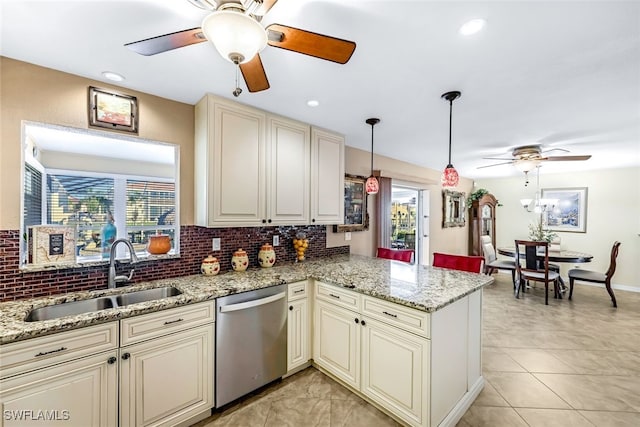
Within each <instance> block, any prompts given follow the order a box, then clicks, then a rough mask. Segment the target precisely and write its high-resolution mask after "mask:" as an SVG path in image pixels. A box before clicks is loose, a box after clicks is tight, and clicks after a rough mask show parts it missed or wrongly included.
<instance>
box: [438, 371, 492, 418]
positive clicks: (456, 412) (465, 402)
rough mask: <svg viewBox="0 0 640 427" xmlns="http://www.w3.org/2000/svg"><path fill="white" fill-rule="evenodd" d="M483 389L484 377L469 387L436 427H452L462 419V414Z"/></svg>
mask: <svg viewBox="0 0 640 427" xmlns="http://www.w3.org/2000/svg"><path fill="white" fill-rule="evenodd" d="M483 388H484V377H482V376H481V377H479V378H478V379H477V380H476V382H475V383H474V384H473V385H472V386H471V388H470V389H469V391H467V392H466V393H465V395H464V396H462V399H460V400H459V401H458V404H457V405H456V406H454V407H453V409H452V410H451V411H450V412H449V414H447V416H446V417H445V418H444V420H442V422H441V423H440V424H438V427H454V426H455V425H456V424H458V421H460V420H461V419H462V417H463V416H464V414H465V413H466V412H467V411H468V410H469V408H470V407H471V405H473V402H474V401H475V400H476V398H477V397H478V395H479V394H480V392H481V391H482V389H483Z"/></svg>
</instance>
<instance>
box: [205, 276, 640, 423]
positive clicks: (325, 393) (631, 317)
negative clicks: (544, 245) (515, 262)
mask: <svg viewBox="0 0 640 427" xmlns="http://www.w3.org/2000/svg"><path fill="white" fill-rule="evenodd" d="M494 277H496V283H494V284H493V285H491V286H489V287H488V288H485V293H484V306H483V307H484V308H483V310H484V311H483V314H484V330H483V372H484V376H485V380H486V385H485V388H484V390H483V391H482V393H481V394H480V395H479V396H478V398H477V399H476V401H475V403H474V404H473V406H472V407H471V408H470V409H469V410H468V411H467V413H466V414H465V415H464V417H463V418H462V419H461V420H460V422H459V423H458V426H459V427H469V426H472V427H480V426H490V427H503V426H504V427H517V426H531V427H537V426H543V427H555V426H559V427H570V426H600V427H618V426H620V427H623V426H629V427H631V426H633V427H637V426H640V293H631V292H623V291H617V292H616V297H617V299H618V309H614V308H612V307H611V302H610V299H609V296H608V295H607V293H606V291H605V290H604V289H602V288H596V287H591V286H584V285H582V286H581V285H577V286H576V289H574V295H573V297H574V299H573V301H568V300H566V299H562V300H554V299H553V298H552V297H551V296H550V298H549V305H548V306H545V305H544V293H543V290H542V288H541V287H538V288H535V289H531V290H529V291H528V292H527V293H526V294H525V295H524V297H521V299H519V300H516V299H515V298H513V295H512V293H511V289H512V285H511V283H510V276H509V275H505V274H497V275H495V276H494ZM397 425H398V424H397V423H396V422H395V421H393V420H392V419H391V418H389V417H387V416H386V415H385V414H383V413H382V412H380V411H379V410H377V409H376V408H374V407H373V406H371V405H369V404H367V403H366V402H365V401H363V400H362V399H361V398H359V397H358V396H356V395H354V394H352V393H351V392H349V391H348V390H347V389H345V388H344V387H342V386H341V385H339V384H338V383H336V382H335V381H333V380H332V379H330V378H329V377H327V376H326V375H324V374H322V373H320V372H319V371H317V370H316V369H314V368H309V369H306V370H304V371H302V372H300V373H298V374H296V375H294V376H292V377H289V378H286V379H285V380H283V381H282V382H281V383H279V384H276V385H273V386H270V387H268V388H267V389H266V390H263V391H262V392H260V393H258V394H256V395H254V396H251V397H249V398H246V399H244V400H243V401H241V402H239V403H237V404H236V405H234V406H232V407H230V408H228V409H226V410H225V411H223V412H221V413H216V414H214V415H213V416H211V417H209V418H207V419H206V420H203V421H201V422H200V423H198V424H196V426H198V427H205V426H206V427H214V426H234V427H236V426H237V427H244V426H246V427H254V426H293V427H306V426H328V427H333V426H349V427H377V426H397Z"/></svg>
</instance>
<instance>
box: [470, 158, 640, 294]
mask: <svg viewBox="0 0 640 427" xmlns="http://www.w3.org/2000/svg"><path fill="white" fill-rule="evenodd" d="M543 170H544V169H541V171H543ZM476 187H477V188H485V189H487V190H489V191H490V192H491V193H492V194H493V195H494V196H495V197H496V198H497V199H498V200H499V202H500V204H501V205H502V206H499V207H498V208H497V211H496V246H498V247H499V246H512V247H513V241H514V240H515V239H518V238H524V239H526V238H527V237H528V224H530V223H532V222H534V221H535V220H536V216H535V214H533V213H528V212H526V211H525V210H524V209H523V208H522V205H521V204H520V199H521V198H531V197H532V195H533V193H534V192H535V180H533V179H532V180H531V183H530V184H529V187H525V186H524V176H522V177H519V178H504V179H491V180H489V179H486V180H481V181H478V182H477V183H476ZM571 187H587V188H588V193H587V232H586V233H567V232H563V233H558V235H559V236H560V238H561V246H562V248H563V249H569V250H573V251H578V252H587V253H590V254H593V255H594V258H593V261H592V262H591V263H589V264H560V265H561V268H562V271H561V274H562V276H563V277H566V276H567V271H568V269H570V268H574V267H581V268H586V269H589V270H596V271H601V272H603V273H604V272H605V271H606V270H607V268H608V266H609V255H610V252H611V246H612V245H613V242H614V241H616V240H618V241H620V242H622V245H621V246H620V253H619V255H618V268H617V270H616V274H615V276H614V277H613V283H614V284H615V285H623V289H624V288H625V287H627V286H628V287H630V288H633V289H634V290H638V291H640V265H639V263H638V261H639V260H640V213H639V212H640V168H626V169H611V170H598V171H593V172H581V173H578V172H572V173H570V174H569V173H567V174H548V175H547V174H544V171H543V172H542V173H541V174H540V188H571ZM618 301H619V302H618V304H624V303H620V300H619V299H618Z"/></svg>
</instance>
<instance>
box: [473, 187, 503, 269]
mask: <svg viewBox="0 0 640 427" xmlns="http://www.w3.org/2000/svg"><path fill="white" fill-rule="evenodd" d="M497 205H498V201H497V200H496V198H495V197H493V195H492V194H488V193H487V194H485V195H484V196H482V198H481V199H479V200H474V201H473V202H472V203H471V206H470V208H469V255H479V256H483V253H482V243H481V242H480V236H491V243H492V244H493V245H494V247H495V245H496V206H497Z"/></svg>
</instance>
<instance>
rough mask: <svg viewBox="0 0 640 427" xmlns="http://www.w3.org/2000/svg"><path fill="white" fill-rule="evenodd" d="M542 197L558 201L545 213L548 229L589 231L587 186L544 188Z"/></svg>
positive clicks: (577, 231) (575, 231)
mask: <svg viewBox="0 0 640 427" xmlns="http://www.w3.org/2000/svg"><path fill="white" fill-rule="evenodd" d="M542 198H543V199H552V200H555V201H556V202H555V204H554V205H553V208H552V209H549V210H547V211H546V212H545V213H544V215H545V218H544V219H545V223H546V227H547V229H549V230H551V231H569V232H574V233H586V232H587V187H579V188H543V189H542Z"/></svg>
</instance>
